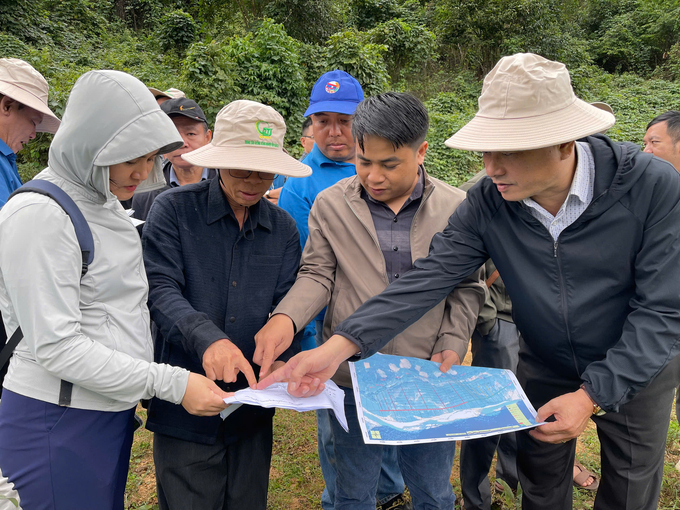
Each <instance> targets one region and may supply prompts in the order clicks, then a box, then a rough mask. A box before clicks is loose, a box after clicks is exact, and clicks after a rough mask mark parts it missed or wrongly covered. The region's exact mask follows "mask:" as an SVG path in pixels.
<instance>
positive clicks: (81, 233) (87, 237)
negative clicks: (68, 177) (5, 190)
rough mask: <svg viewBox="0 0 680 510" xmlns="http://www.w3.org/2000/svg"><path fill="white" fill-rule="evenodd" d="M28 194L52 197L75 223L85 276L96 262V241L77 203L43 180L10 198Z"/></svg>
mask: <svg viewBox="0 0 680 510" xmlns="http://www.w3.org/2000/svg"><path fill="white" fill-rule="evenodd" d="M26 192H33V193H40V194H41V195H46V196H48V197H50V198H51V199H52V200H54V201H55V202H56V203H58V204H59V205H60V206H61V208H62V209H64V211H65V212H66V214H68V215H69V217H70V218H71V221H72V222H73V227H74V228H75V229H76V237H77V238H78V244H79V245H80V251H81V253H82V256H83V268H82V272H81V277H82V276H85V274H86V273H87V268H88V266H89V265H90V264H92V261H93V260H94V239H93V238H92V231H91V230H90V226H89V225H88V224H87V220H86V219H85V216H83V213H82V212H80V209H79V208H78V206H77V205H76V203H75V202H74V201H73V199H72V198H71V197H70V196H68V194H67V193H66V192H65V191H64V190H63V189H61V188H60V187H59V186H57V185H56V184H52V183H51V182H49V181H44V180H41V179H33V180H32V181H28V182H27V183H26V184H24V185H23V186H21V187H20V188H19V189H18V190H16V191H15V192H14V193H12V194H11V195H10V197H9V198H12V197H13V196H15V195H17V194H19V193H26ZM8 200H9V199H8Z"/></svg>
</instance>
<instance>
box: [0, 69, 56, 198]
mask: <svg viewBox="0 0 680 510" xmlns="http://www.w3.org/2000/svg"><path fill="white" fill-rule="evenodd" d="M48 91H49V87H48V85H47V81H46V80H45V78H43V76H42V75H41V74H40V73H39V72H38V71H36V70H35V69H33V67H32V66H31V65H30V64H29V63H27V62H24V61H23V60H19V59H18V58H0V207H1V206H3V205H4V204H5V202H7V199H8V198H9V195H10V194H11V193H12V192H13V191H14V190H15V189H17V188H18V187H19V186H21V179H20V178H19V172H18V170H17V165H16V154H17V152H19V151H20V150H21V149H23V147H24V145H26V144H27V143H28V141H29V140H32V139H33V138H35V134H36V132H46V133H56V132H57V128H58V127H59V119H58V118H57V116H56V115H55V114H54V113H52V110H50V108H49V107H48V106H47V96H48Z"/></svg>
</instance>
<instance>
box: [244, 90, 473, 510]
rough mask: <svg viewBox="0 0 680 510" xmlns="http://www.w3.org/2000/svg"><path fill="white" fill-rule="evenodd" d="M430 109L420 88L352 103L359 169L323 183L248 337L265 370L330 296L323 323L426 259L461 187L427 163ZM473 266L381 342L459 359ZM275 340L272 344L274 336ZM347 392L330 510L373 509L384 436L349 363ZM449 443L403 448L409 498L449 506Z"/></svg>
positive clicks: (330, 325)
mask: <svg viewBox="0 0 680 510" xmlns="http://www.w3.org/2000/svg"><path fill="white" fill-rule="evenodd" d="M427 128H428V115H427V111H426V110H425V107H424V106H423V105H422V103H421V102H420V101H418V100H417V99H416V98H414V97H412V96H409V95H407V94H399V93H392V92H389V93H386V94H382V95H379V96H374V97H371V98H368V99H366V100H365V101H363V102H362V103H360V104H359V106H358V107H357V110H356V113H355V116H354V120H353V124H352V133H353V135H354V137H355V138H356V142H357V162H356V170H357V175H356V176H354V177H349V178H347V179H344V180H342V181H340V182H338V183H337V184H336V185H334V186H332V187H330V188H328V189H327V190H325V191H323V192H321V193H320V194H319V195H318V196H317V199H316V201H315V203H314V205H313V207H312V209H311V213H310V216H309V238H308V240H307V244H306V246H305V249H304V252H303V256H302V267H301V269H300V272H299V273H298V277H297V280H296V282H295V284H294V286H293V288H292V289H291V290H290V291H289V293H288V294H287V295H286V297H285V298H284V299H283V301H282V302H281V303H280V304H279V306H278V307H277V308H276V310H274V314H273V316H272V318H271V319H270V321H269V322H268V324H267V325H266V326H265V327H264V328H262V330H260V332H259V333H258V334H257V335H256V337H255V342H256V343H257V344H258V345H259V344H262V343H265V342H264V341H265V340H267V342H266V343H267V344H272V345H273V344H274V343H278V347H277V348H276V350H275V351H274V352H265V349H264V348H259V347H258V350H257V351H256V353H255V358H257V359H255V362H256V363H260V364H261V366H262V369H263V370H265V369H266V368H267V365H268V363H270V361H271V360H272V359H275V355H276V353H277V351H278V350H279V349H281V348H285V347H286V346H287V345H288V344H289V343H290V341H291V340H292V338H293V334H294V332H295V331H300V330H301V329H302V328H304V327H305V325H306V324H307V323H308V322H309V321H311V320H312V319H313V318H314V317H315V316H316V314H317V313H318V312H319V311H320V310H321V309H322V308H323V307H324V306H328V311H327V312H326V317H325V321H324V328H323V338H324V339H327V338H328V337H329V336H330V335H331V333H332V332H333V331H334V329H335V327H336V326H337V325H338V324H339V323H340V322H341V321H343V320H344V319H346V318H347V317H349V316H350V315H351V314H352V313H353V312H354V311H355V310H356V309H357V308H358V307H359V306H360V305H361V304H362V303H363V302H364V301H366V300H367V299H369V298H371V297H373V296H375V295H376V294H379V293H380V292H381V291H382V290H384V289H385V287H387V285H389V284H390V283H391V282H393V281H394V280H396V279H398V278H399V277H401V276H402V275H403V274H404V273H406V272H408V271H409V270H410V269H411V268H412V264H413V261H414V260H416V259H418V258H421V257H425V256H426V255H427V253H428V250H429V246H430V241H431V239H432V237H433V236H434V235H435V234H436V233H437V232H440V231H441V230H442V229H443V228H444V227H445V226H446V223H447V221H448V218H449V216H450V215H451V214H452V213H453V211H454V210H455V209H456V207H457V206H458V205H459V204H460V203H461V202H462V201H463V200H464V199H465V194H464V193H463V192H462V191H460V190H458V189H456V188H453V187H451V186H449V185H447V184H445V183H443V182H441V181H439V180H437V179H434V178H432V177H430V176H428V175H427V174H426V173H425V169H424V167H423V161H424V159H425V153H426V151H427V146H428V144H427V142H426V141H425V135H426V133H427ZM478 276H479V275H478V274H477V273H475V274H474V275H473V277H471V278H469V279H468V281H467V282H466V284H465V285H463V286H461V287H460V288H457V289H456V290H455V291H453V292H452V293H451V294H450V295H449V296H448V297H447V298H446V299H444V300H443V301H441V302H440V303H439V304H438V305H437V306H436V307H434V308H433V309H432V310H430V311H429V312H428V313H427V314H426V315H425V316H424V317H423V318H422V319H420V320H419V321H418V322H416V323H415V324H413V325H412V326H411V327H410V328H408V329H407V330H406V331H404V332H403V333H402V334H400V335H398V336H396V337H395V338H394V339H393V340H392V341H391V342H390V343H388V344H387V345H386V346H385V348H384V349H383V350H382V352H384V353H387V354H397V355H402V356H414V357H418V358H422V359H431V360H433V361H437V362H441V363H442V366H441V369H442V371H447V370H448V369H449V368H450V367H451V365H454V364H460V361H461V360H462V359H463V358H464V356H465V353H466V351H467V346H468V341H469V338H470V336H471V335H472V332H473V330H474V328H475V324H476V321H477V315H478V313H479V311H480V309H481V307H482V304H483V302H484V298H485V286H484V285H483V284H482V283H481V282H480V281H479V277H478ZM272 340H276V342H272ZM334 380H335V382H336V383H337V384H338V385H340V386H341V387H342V388H343V389H344V391H345V413H346V414H347V416H348V422H349V426H350V431H349V434H347V433H345V432H344V431H343V430H342V429H341V428H340V427H339V425H338V424H337V423H336V422H335V421H333V423H332V428H333V435H334V441H335V453H336V460H337V480H336V498H335V509H336V510H340V509H350V508H351V509H353V510H356V509H367V510H372V509H374V508H375V504H376V502H375V492H376V486H377V482H378V476H379V473H380V459H381V456H382V446H376V445H371V446H368V445H365V444H364V442H363V440H362V437H361V432H360V430H359V424H358V422H357V418H356V409H355V403H354V396H353V393H352V390H351V386H352V384H351V380H350V375H349V370H348V366H347V364H346V363H345V364H343V366H341V368H340V370H338V373H337V374H336V376H335V377H334ZM454 454H455V443H454V442H448V443H432V444H422V445H409V446H404V447H398V458H399V464H400V467H401V471H402V475H403V477H404V480H405V481H406V485H407V486H408V487H409V490H410V493H411V497H412V499H413V508H414V509H420V508H433V509H434V508H436V509H447V510H448V509H452V508H453V504H454V500H455V496H454V495H453V491H452V489H451V484H450V481H449V477H450V473H451V467H452V464H453V458H454Z"/></svg>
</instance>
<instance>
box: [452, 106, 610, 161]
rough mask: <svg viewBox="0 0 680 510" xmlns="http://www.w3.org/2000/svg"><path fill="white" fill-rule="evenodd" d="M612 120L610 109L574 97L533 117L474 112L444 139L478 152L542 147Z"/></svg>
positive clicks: (598, 128)
mask: <svg viewBox="0 0 680 510" xmlns="http://www.w3.org/2000/svg"><path fill="white" fill-rule="evenodd" d="M615 122H616V117H614V115H612V114H611V113H609V112H607V111H604V110H601V109H598V108H596V107H594V106H591V105H589V104H588V103H586V102H585V101H582V100H580V99H578V98H577V99H576V100H575V101H574V102H573V103H571V104H570V105H569V106H567V107H566V108H563V109H561V110H558V111H555V112H551V113H548V114H545V115H537V116H534V117H523V118H518V119H494V118H489V117H482V116H480V115H479V114H477V115H475V117H474V118H473V119H472V120H471V121H470V122H468V123H467V124H466V125H465V126H463V127H462V128H461V129H459V130H458V132H456V134H454V135H453V136H452V137H451V138H449V139H448V140H446V142H444V143H445V145H446V146H447V147H449V148H451V149H462V150H466V151H478V152H500V151H509V152H516V151H524V150H533V149H542V148H544V147H551V146H553V145H559V144H561V143H566V142H571V141H574V140H578V139H579V138H583V137H585V136H589V135H593V134H595V133H599V132H601V131H605V130H607V129H609V128H610V127H612V126H613V125H614V123H615Z"/></svg>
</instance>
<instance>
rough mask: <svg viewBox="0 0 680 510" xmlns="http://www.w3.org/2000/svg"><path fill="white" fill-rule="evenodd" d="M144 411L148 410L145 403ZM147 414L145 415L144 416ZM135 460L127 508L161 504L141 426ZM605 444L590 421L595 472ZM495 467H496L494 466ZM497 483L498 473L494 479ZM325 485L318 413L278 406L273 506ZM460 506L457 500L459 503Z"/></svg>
mask: <svg viewBox="0 0 680 510" xmlns="http://www.w3.org/2000/svg"><path fill="white" fill-rule="evenodd" d="M140 411H141V412H140V414H144V413H143V409H141V408H140ZM144 418H146V417H145V416H144ZM135 436H136V437H135V442H134V445H133V447H132V458H131V460H130V475H129V478H128V485H127V492H126V494H127V496H126V497H127V501H126V508H129V509H135V510H152V509H156V508H158V506H157V500H156V488H155V479H154V470H153V459H152V456H151V444H152V434H151V433H150V432H149V431H147V430H145V429H140V430H138V431H137V433H136V434H135ZM678 441H680V426H678V422H677V421H676V420H675V413H674V414H673V420H672V421H671V426H670V429H669V434H668V442H667V448H666V461H665V465H664V480H663V486H662V488H661V499H660V501H659V509H660V510H678V509H680V472H678V471H676V470H675V468H674V466H675V464H676V463H677V462H678V460H679V459H680V445H679V443H678ZM599 454H600V444H599V442H598V439H597V433H596V431H595V426H594V425H593V424H592V422H591V424H590V426H589V427H588V429H587V430H586V431H585V433H584V434H583V435H582V436H581V439H580V440H579V443H578V447H577V456H578V458H579V460H580V461H581V463H582V464H583V465H584V466H585V467H587V468H588V469H590V470H591V471H592V472H594V473H597V474H599V465H600V462H599ZM492 472H493V470H492ZM492 482H493V478H492ZM451 483H452V484H453V488H454V492H455V493H456V495H457V496H459V497H460V482H459V465H458V458H456V462H455V464H454V467H453V472H452V474H451ZM323 487H324V484H323V479H322V477H321V469H320V468H319V463H318V459H317V453H316V420H315V415H314V413H302V414H301V413H296V412H294V411H286V410H279V411H277V413H276V417H275V418H274V453H273V459H272V468H271V473H270V483H269V505H268V508H269V509H270V510H284V509H286V510H288V509H305V510H307V509H318V508H321V505H320V504H319V498H320V495H321V491H322V490H323ZM593 499H594V494H593V493H592V492H589V491H583V490H577V489H574V509H575V510H585V509H590V508H592V507H593ZM456 508H459V507H458V504H457V505H456ZM492 508H493V509H494V510H507V509H511V508H520V503H519V500H518V499H515V500H514V501H513V500H509V499H508V498H505V499H503V498H502V496H501V495H500V494H496V495H495V496H494V502H493V507H492Z"/></svg>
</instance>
